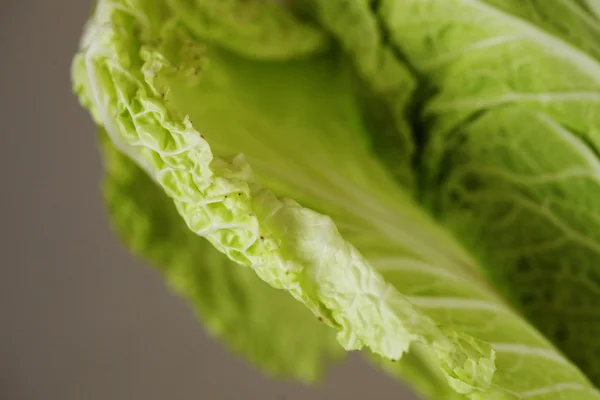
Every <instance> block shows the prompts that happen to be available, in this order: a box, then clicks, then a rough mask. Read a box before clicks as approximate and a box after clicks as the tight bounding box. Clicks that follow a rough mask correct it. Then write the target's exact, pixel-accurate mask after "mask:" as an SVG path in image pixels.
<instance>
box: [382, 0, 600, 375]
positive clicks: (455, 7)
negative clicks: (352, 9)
mask: <svg viewBox="0 0 600 400" xmlns="http://www.w3.org/2000/svg"><path fill="white" fill-rule="evenodd" d="M379 12H380V14H381V15H382V16H385V19H386V23H387V25H388V27H389V29H390V32H391V37H392V38H393V40H394V43H396V45H397V46H399V47H400V50H401V51H402V52H403V53H404V54H406V56H407V60H408V61H409V62H410V63H411V64H412V65H414V67H415V68H416V70H418V71H419V73H420V74H421V75H422V76H424V77H426V79H427V84H428V85H430V86H432V88H433V89H432V90H433V91H434V92H436V95H435V96H433V97H432V98H430V99H429V100H428V101H427V102H426V103H425V104H424V106H423V108H424V110H425V111H424V113H425V116H426V118H428V119H429V121H430V128H429V129H428V132H427V135H428V145H427V146H426V147H425V150H424V151H423V154H422V155H421V159H422V164H423V165H424V169H425V170H426V171H427V172H426V174H424V176H423V181H424V182H425V184H424V187H425V190H424V193H423V196H424V198H425V199H427V202H428V203H429V204H431V207H432V209H433V211H434V212H435V214H436V216H437V217H438V219H439V220H440V221H441V222H442V223H443V224H445V225H446V226H448V227H450V228H451V229H452V230H453V231H454V232H455V233H456V234H457V236H458V237H459V238H460V239H461V241H462V242H463V243H465V244H467V245H468V247H469V248H470V249H471V252H472V253H473V254H476V255H477V257H478V259H480V260H481V265H482V266H483V267H484V269H485V271H486V275H487V276H488V279H489V280H490V281H491V282H494V285H495V286H496V287H497V288H498V289H499V290H501V291H502V292H503V293H504V294H505V295H506V297H507V298H509V299H511V300H513V303H514V304H516V306H517V307H518V308H519V309H520V310H522V312H523V313H524V314H525V315H526V317H527V318H528V319H529V320H530V321H532V322H533V324H534V325H535V326H536V327H537V328H538V329H540V331H541V332H542V333H543V334H544V335H545V336H546V337H548V338H549V339H551V340H552V341H553V342H554V343H555V344H556V345H557V346H558V347H559V348H560V349H561V350H562V351H563V352H564V353H566V354H567V355H568V356H569V358H570V359H571V360H572V361H574V362H575V363H576V364H577V365H578V366H579V367H580V368H581V369H582V370H583V371H584V372H585V373H586V374H587V375H588V376H589V377H590V378H591V379H592V380H593V381H594V382H595V383H596V384H597V385H598V384H600V362H599V360H600V341H598V339H597V338H598V337H599V336H600V318H599V316H600V314H599V312H598V307H597V306H598V304H600V267H599V265H600V264H599V261H600V247H598V244H597V242H598V239H600V233H599V232H600V223H599V222H598V219H597V215H598V213H599V212H600V208H599V207H598V202H597V201H596V200H595V199H596V198H597V197H596V196H598V193H600V192H599V190H600V186H599V184H598V171H600V169H599V166H600V163H599V158H598V149H599V148H600V147H599V146H600V61H599V60H600V24H598V21H597V20H595V19H593V18H592V17H591V16H589V15H588V14H586V11H585V9H583V8H580V7H579V6H578V5H577V3H576V2H573V1H568V0H564V1H563V0H560V1H558V0H557V1H551V2H549V1H545V0H537V1H535V0H529V1H508V0H489V1H466V0H453V1H446V2H436V1H421V0H418V1H417V0H414V1H405V2H394V1H384V2H382V4H381V8H380V10H379ZM465 71H470V72H471V73H468V74H466V73H465Z"/></svg>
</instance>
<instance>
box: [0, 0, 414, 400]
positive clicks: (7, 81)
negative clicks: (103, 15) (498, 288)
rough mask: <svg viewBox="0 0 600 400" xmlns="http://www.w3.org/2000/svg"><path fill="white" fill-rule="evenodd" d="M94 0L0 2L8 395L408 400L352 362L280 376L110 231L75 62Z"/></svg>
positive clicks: (0, 276)
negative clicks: (225, 335) (238, 350)
mask: <svg viewBox="0 0 600 400" xmlns="http://www.w3.org/2000/svg"><path fill="white" fill-rule="evenodd" d="M90 4H91V2H90V1H84V0H79V1H77V0H71V1H69V0H26V1H25V0H20V1H19V0H0V129H1V136H0V137H1V141H0V149H1V150H0V151H1V157H0V164H1V168H0V179H1V180H0V216H1V219H0V235H1V237H0V239H1V240H0V250H1V253H0V254H1V255H2V257H1V260H2V261H1V263H2V264H1V269H0V272H1V273H0V399H6V400H38V399H40V400H41V399H44V400H95V399H102V400H121V399H144V400H154V399H156V400H159V399H160V400H166V399H169V400H180V399H203V398H206V399H239V398H245V399H261V400H262V399H266V400H268V399H274V400H281V399H288V400H291V399H337V398H345V399H366V398H374V399H387V398H394V399H408V395H407V394H406V393H407V392H406V391H405V390H404V389H403V388H402V387H401V386H400V384H399V383H397V382H394V381H392V380H391V379H388V378H387V377H386V376H385V375H384V374H383V373H380V372H378V371H375V370H373V369H371V368H370V367H368V366H367V365H366V364H365V363H364V362H362V361H361V360H360V359H359V358H358V357H356V356H355V357H351V360H350V362H349V363H347V364H345V365H344V366H343V367H337V368H332V370H331V373H330V374H329V375H328V377H327V379H326V381H325V382H324V383H323V384H322V385H320V386H319V387H317V388H307V387H304V386H302V385H300V384H297V383H294V382H274V381H270V380H268V379H266V378H264V377H263V376H262V375H261V374H260V373H258V372H256V371H255V370H253V369H252V368H251V367H250V366H247V365H246V364H245V363H244V362H243V361H241V360H240V359H239V358H237V357H236V356H235V355H232V354H230V353H229V352H228V351H227V350H226V349H224V348H223V346H222V345H221V344H220V343H219V342H218V341H216V340H214V339H212V338H210V337H208V336H207V335H206V333H205V332H204V330H203V328H202V326H201V325H200V324H199V323H198V322H197V321H196V320H195V318H194V316H193V315H192V312H191V311H190V309H189V308H188V307H187V305H186V304H185V303H184V302H183V301H182V300H180V299H179V298H178V297H176V296H175V295H173V294H171V293H170V292H169V291H168V290H167V289H166V288H165V286H164V285H163V282H162V281H161V279H160V278H159V277H158V275H157V274H156V273H155V272H154V271H153V270H151V269H150V268H148V267H146V266H145V265H143V263H141V262H140V261H138V260H136V259H134V258H132V257H131V256H130V255H129V254H128V253H127V251H126V250H125V249H124V248H122V247H121V246H120V244H119V243H118V242H117V241H116V239H115V238H114V237H113V235H112V234H111V232H110V230H109V227H108V224H107V218H106V217H105V215H104V211H103V207H102V204H101V201H100V197H99V194H98V185H99V180H100V176H101V170H100V161H99V157H98V154H97V151H96V148H95V139H94V135H93V134H94V127H93V126H92V123H91V120H90V118H89V116H88V114H87V113H86V112H85V111H84V110H82V109H81V108H80V107H79V105H78V104H77V101H76V99H75V97H74V96H73V95H72V94H71V87H70V81H69V68H70V61H71V57H72V55H73V54H74V52H75V50H76V47H77V41H78V39H79V36H80V33H81V29H82V26H83V24H84V21H85V20H86V17H87V15H88V12H89V11H88V10H89V7H90Z"/></svg>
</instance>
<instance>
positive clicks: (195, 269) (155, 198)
mask: <svg viewBox="0 0 600 400" xmlns="http://www.w3.org/2000/svg"><path fill="white" fill-rule="evenodd" d="M101 139H102V140H101V141H102V149H103V158H104V163H105V168H106V177H105V180H104V185H103V186H104V198H105V201H106V204H107V207H108V211H109V216H110V219H111V223H112V225H113V227H114V228H115V230H116V231H117V233H118V234H119V236H120V237H121V238H122V239H123V241H124V242H125V243H126V245H127V247H128V248H129V249H130V250H131V251H132V252H134V253H135V254H137V255H139V256H141V257H143V258H144V259H145V260H147V261H149V262H150V263H152V264H153V265H155V266H157V267H158V268H159V269H160V272H161V273H162V274H163V275H164V277H165V279H166V280H167V281H168V282H169V284H170V286H171V287H172V288H173V289H174V290H175V291H176V292H177V293H179V294H181V295H182V296H184V297H185V298H186V299H187V300H188V301H189V302H190V304H191V305H192V306H193V307H194V310H195V311H196V312H197V313H198V315H199V317H200V319H201V320H202V322H203V323H204V325H205V326H206V327H207V329H208V330H209V331H210V332H211V333H212V334H213V335H215V336H217V337H218V338H220V339H222V340H223V341H224V342H225V343H226V344H227V345H228V346H229V347H230V348H232V349H233V350H234V351H236V352H237V353H240V354H242V355H243V356H244V357H245V358H246V359H248V360H249V361H250V362H252V363H253V364H255V365H257V366H260V368H261V369H262V370H263V371H265V372H267V373H268V374H269V375H273V376H280V377H292V378H296V379H300V380H302V381H305V382H314V381H315V380H316V379H318V378H319V377H320V376H321V375H322V373H323V371H324V369H325V367H326V366H327V363H328V362H329V361H330V360H333V359H338V358H340V356H341V355H342V353H343V349H342V347H341V346H340V345H339V344H338V343H337V341H336V340H335V332H334V331H333V330H332V329H331V328H329V327H327V326H326V325H325V324H323V323H321V322H319V321H318V320H317V319H316V318H315V317H314V315H312V314H311V313H310V312H309V311H308V310H307V309H306V307H304V306H303V305H302V304H301V303H299V302H298V301H296V300H295V299H294V298H292V297H291V296H289V295H288V294H287V293H285V292H284V291H281V290H276V289H273V288H271V287H269V285H267V284H265V283H264V282H263V281H261V280H260V279H259V278H258V277H257V276H256V274H255V273H254V272H253V271H252V270H251V269H250V268H244V267H240V266H238V265H236V264H235V263H233V262H232V261H230V260H229V259H228V258H227V257H225V256H224V255H223V254H222V253H220V252H219V251H217V250H216V249H215V248H214V246H212V245H211V244H210V243H209V242H208V241H207V240H206V239H204V238H202V237H200V236H198V235H196V234H194V233H193V232H192V231H190V230H189V229H188V227H187V226H186V225H185V223H184V221H183V219H182V218H181V217H180V215H179V214H178V213H177V210H176V209H175V206H174V205H173V202H172V201H171V199H169V198H168V197H167V196H166V194H165V193H164V192H163V191H162V190H160V188H159V187H158V186H157V185H156V184H155V182H153V181H152V180H151V179H150V177H148V175H147V174H146V173H145V172H144V171H142V170H141V169H140V168H139V167H138V166H137V165H135V164H134V163H133V161H131V160H130V159H128V158H127V157H125V156H124V155H122V154H121V153H119V152H118V151H117V150H116V149H115V148H114V147H113V145H112V144H111V143H110V141H109V140H108V138H107V137H106V135H105V134H104V133H103V134H102V138H101Z"/></svg>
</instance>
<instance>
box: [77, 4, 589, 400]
mask: <svg viewBox="0 0 600 400" xmlns="http://www.w3.org/2000/svg"><path fill="white" fill-rule="evenodd" d="M594 7H595V6H594V5H593V1H587V2H581V1H575V0H551V1H547V0H544V1H542V0H537V1H536V0H528V1H512V0H488V1H483V0H447V1H439V0H381V1H378V2H369V1H365V0H312V1H310V2H293V3H292V4H289V5H286V6H283V5H281V4H276V3H274V2H268V1H260V0H253V1H248V0H246V1H241V0H238V1H233V0H228V1H223V2H219V1H209V0H162V1H150V0H100V1H99V2H98V4H97V7H96V9H95V10H94V13H93V15H92V16H91V18H90V21H89V22H88V25H87V26H86V30H85V33H84V36H83V39H82V42H81V50H80V52H79V53H78V54H77V55H76V57H75V60H74V63H73V83H74V87H75V91H76V92H77V94H78V95H79V98H80V100H81V103H82V104H83V105H84V106H85V107H86V108H88V109H89V110H90V113H91V115H92V117H93V118H94V120H95V121H96V123H97V124H98V125H99V126H100V127H101V130H102V131H103V132H105V136H103V137H104V139H103V141H102V143H103V144H102V148H103V152H104V155H105V165H106V170H107V179H106V183H105V191H104V193H105V198H106V201H107V204H108V209H109V211H110V215H111V220H112V221H113V225H114V226H115V228H116V230H117V232H118V233H119V234H120V236H121V237H122V238H123V240H124V241H125V243H126V244H127V245H128V246H129V247H130V248H131V249H132V251H133V252H135V253H136V254H139V255H141V256H142V257H144V258H146V259H147V260H149V261H150V262H151V263H153V264H155V265H157V266H159V267H160V268H161V271H163V273H164V276H165V279H167V280H168V281H169V282H170V283H171V284H172V285H173V287H174V288H175V289H176V290H177V291H178V292H180V293H181V294H182V295H183V296H185V297H186V298H187V299H188V300H189V301H190V302H191V303H192V304H193V305H194V307H195V308H196V309H197V310H198V312H199V314H200V316H201V318H202V320H203V321H204V322H205V324H206V325H207V327H208V329H210V330H211V331H212V332H213V333H214V334H215V335H217V336H219V337H221V338H222V339H223V340H224V341H225V342H226V343H228V345H229V346H230V347H231V348H233V349H234V350H235V351H237V352H239V353H240V354H242V355H243V356H245V357H246V359H248V360H249V361H251V362H253V363H254V364H256V365H257V366H259V367H260V368H262V369H263V370H264V371H267V372H268V373H270V374H272V375H278V376H292V377H296V378H298V379H302V380H305V381H313V380H315V379H316V378H317V377H318V376H319V375H320V374H321V372H322V370H323V369H324V367H325V365H326V363H327V360H330V359H335V358H338V357H339V356H340V354H341V353H340V349H342V347H343V348H344V349H346V350H359V349H365V350H364V351H365V355H367V356H368V358H369V359H370V360H371V361H373V363H374V364H375V365H378V366H380V367H381V368H383V369H384V370H386V371H388V372H389V373H391V374H392V375H393V376H396V377H399V378H400V379H402V380H403V381H405V382H406V383H408V384H409V385H412V386H413V387H414V388H415V390H417V391H418V392H419V393H421V394H422V395H423V396H426V397H428V398H432V399H453V398H456V399H461V398H468V399H520V398H521V399H549V400H553V399H575V398H576V399H582V400H586V399H598V398H600V393H599V392H598V390H597V389H596V388H595V387H594V384H596V385H598V384H600V362H599V361H598V360H600V341H599V340H597V339H596V338H597V337H598V336H597V334H600V322H599V321H600V319H599V318H598V315H597V314H598V311H597V309H598V307H597V306H599V305H600V284H599V282H600V279H599V277H600V267H599V265H600V264H599V261H600V251H599V250H598V249H600V247H599V245H598V243H599V241H598V239H599V237H598V235H599V234H600V233H599V232H600V226H598V221H599V220H600V219H598V217H597V214H598V213H597V211H600V210H597V207H598V206H597V204H600V203H599V202H598V201H596V199H597V198H600V193H599V194H598V196H597V195H596V192H598V182H599V179H598V176H600V175H599V173H598V171H600V169H599V168H598V165H600V160H599V158H598V154H600V153H599V152H598V151H597V147H596V146H597V145H598V140H599V135H600V101H599V100H600V61H599V57H600V44H599V43H600V41H598V39H599V38H600V24H599V23H598V15H597V14H596V13H595V11H594V10H595V8H594ZM103 135H104V134H103ZM311 312H312V314H313V315H311ZM318 320H322V323H319V321H318ZM334 337H337V342H339V345H341V347H340V346H339V345H338V343H336V341H335V339H334Z"/></svg>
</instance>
